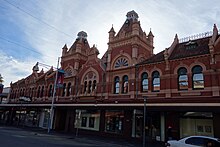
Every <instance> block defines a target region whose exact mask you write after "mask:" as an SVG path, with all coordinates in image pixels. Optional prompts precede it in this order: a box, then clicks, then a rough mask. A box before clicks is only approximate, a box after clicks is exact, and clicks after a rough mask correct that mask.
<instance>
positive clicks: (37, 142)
mask: <svg viewBox="0 0 220 147" xmlns="http://www.w3.org/2000/svg"><path fill="white" fill-rule="evenodd" d="M146 146H147V147H164V145H161V144H158V143H156V144H155V143H147V144H146ZM0 147H142V144H141V143H137V142H136V143H135V142H128V141H123V140H120V139H112V140H111V139H108V138H104V137H102V138H99V137H96V136H90V137H89V136H87V137H83V136H81V137H75V136H73V135H65V134H59V133H50V134H48V133H47V132H46V131H36V130H34V129H25V128H16V127H8V126H0Z"/></svg>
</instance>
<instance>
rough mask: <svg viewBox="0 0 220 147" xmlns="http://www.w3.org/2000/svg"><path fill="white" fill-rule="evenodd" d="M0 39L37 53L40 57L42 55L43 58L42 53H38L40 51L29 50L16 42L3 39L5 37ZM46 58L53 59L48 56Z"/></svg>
mask: <svg viewBox="0 0 220 147" xmlns="http://www.w3.org/2000/svg"><path fill="white" fill-rule="evenodd" d="M0 39H1V40H4V41H6V42H9V43H12V44H15V45H17V46H19V47H22V48H24V49H26V50H29V51H32V52H35V53H37V54H39V55H41V56H42V55H43V54H42V53H40V52H38V51H35V50H33V49H30V48H27V47H26V46H24V45H21V44H19V43H17V42H14V41H11V40H8V39H5V38H3V37H1V36H0ZM44 56H46V57H50V58H51V57H52V56H48V55H44Z"/></svg>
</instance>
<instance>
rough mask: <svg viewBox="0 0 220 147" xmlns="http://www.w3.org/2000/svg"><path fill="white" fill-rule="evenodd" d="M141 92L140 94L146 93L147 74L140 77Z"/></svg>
mask: <svg viewBox="0 0 220 147" xmlns="http://www.w3.org/2000/svg"><path fill="white" fill-rule="evenodd" d="M141 90H142V92H146V91H148V74H147V73H146V72H144V73H143V74H142V75H141Z"/></svg>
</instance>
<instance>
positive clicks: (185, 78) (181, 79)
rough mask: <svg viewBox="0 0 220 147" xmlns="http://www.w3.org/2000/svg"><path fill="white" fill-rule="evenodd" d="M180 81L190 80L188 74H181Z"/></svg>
mask: <svg viewBox="0 0 220 147" xmlns="http://www.w3.org/2000/svg"><path fill="white" fill-rule="evenodd" d="M179 81H188V78H187V75H181V76H179Z"/></svg>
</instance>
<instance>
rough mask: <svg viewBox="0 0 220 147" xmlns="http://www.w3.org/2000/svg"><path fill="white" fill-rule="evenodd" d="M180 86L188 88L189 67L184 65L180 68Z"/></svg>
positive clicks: (182, 88)
mask: <svg viewBox="0 0 220 147" xmlns="http://www.w3.org/2000/svg"><path fill="white" fill-rule="evenodd" d="M178 88H179V90H187V89H188V77H187V69H186V68H184V67H181V68H179V70H178Z"/></svg>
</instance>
